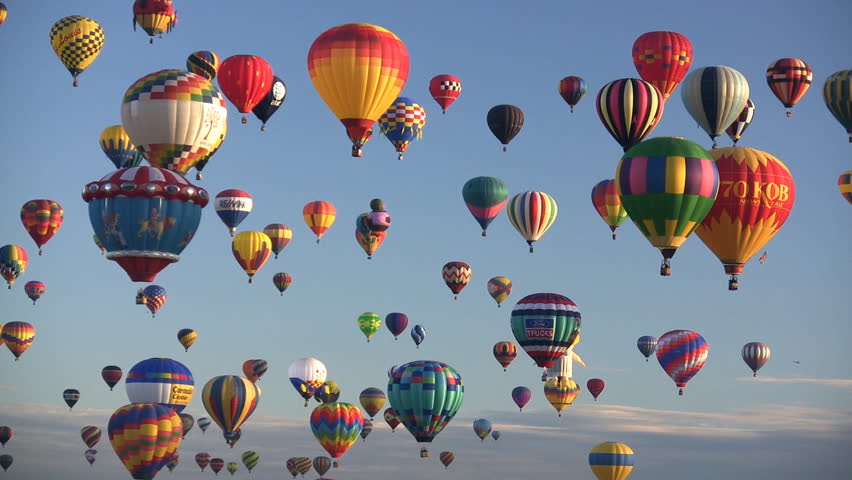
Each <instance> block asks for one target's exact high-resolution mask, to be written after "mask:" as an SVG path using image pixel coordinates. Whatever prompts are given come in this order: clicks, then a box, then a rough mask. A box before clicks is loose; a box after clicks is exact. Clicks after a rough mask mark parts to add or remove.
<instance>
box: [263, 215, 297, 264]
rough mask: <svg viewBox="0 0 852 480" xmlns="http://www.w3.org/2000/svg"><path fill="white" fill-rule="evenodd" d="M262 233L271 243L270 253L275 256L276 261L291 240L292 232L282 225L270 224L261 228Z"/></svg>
mask: <svg viewBox="0 0 852 480" xmlns="http://www.w3.org/2000/svg"><path fill="white" fill-rule="evenodd" d="M263 233H265V234H266V236H267V237H269V239H270V240H271V241H272V253H274V254H275V258H276V259H277V258H278V254H279V253H281V250H284V247H286V246H287V244H288V243H290V240H291V239H292V238H293V230H290V227H288V226H287V225H284V224H283V223H270V224H269V225H267V226H265V227H263Z"/></svg>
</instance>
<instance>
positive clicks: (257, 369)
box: [243, 359, 269, 383]
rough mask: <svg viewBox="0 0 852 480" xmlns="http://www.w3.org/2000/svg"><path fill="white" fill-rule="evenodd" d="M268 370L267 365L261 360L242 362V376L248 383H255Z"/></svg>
mask: <svg viewBox="0 0 852 480" xmlns="http://www.w3.org/2000/svg"><path fill="white" fill-rule="evenodd" d="M268 369H269V363H267V361H266V360H263V359H251V360H246V361H245V362H243V374H244V375H245V376H246V378H247V379H249V381H250V382H252V383H255V382H257V381H258V380H260V377H262V376H263V374H264V373H266V371H267V370H268Z"/></svg>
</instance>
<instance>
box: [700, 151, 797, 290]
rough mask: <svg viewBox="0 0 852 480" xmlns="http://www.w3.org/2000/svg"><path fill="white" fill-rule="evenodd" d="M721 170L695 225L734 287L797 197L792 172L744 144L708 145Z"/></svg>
mask: <svg viewBox="0 0 852 480" xmlns="http://www.w3.org/2000/svg"><path fill="white" fill-rule="evenodd" d="M710 155H711V156H712V157H713V158H714V159H715V160H716V167H717V168H718V170H719V194H718V195H717V196H716V202H715V203H714V204H713V208H711V209H710V212H708V213H707V216H706V217H704V220H703V221H702V222H701V225H699V226H698V228H697V229H696V230H695V234H696V235H698V238H700V239H701V241H702V242H704V245H707V248H709V249H710V250H711V251H712V252H713V254H714V255H716V257H718V258H719V260H721V261H722V264H723V265H724V266H725V273H727V274H728V275H731V279H730V282H729V284H728V288H729V289H730V290H736V289H737V288H738V283H737V275H740V274H742V273H743V267H744V266H745V263H746V262H748V260H749V259H750V258H751V257H752V256H753V255H754V254H755V253H757V252H758V251H760V250H762V249H763V247H764V245H766V243H767V242H768V241H769V240H771V239H772V237H774V236H775V234H776V233H778V230H779V229H780V228H781V226H783V225H784V222H785V221H786V220H787V217H788V216H789V215H790V210H792V208H793V203H794V201H795V199H796V187H795V184H794V182H793V176H792V175H791V174H790V171H789V170H788V169H787V167H786V166H785V165H784V164H783V163H782V162H781V160H779V159H778V158H777V157H775V156H774V155H772V154H770V153H767V152H763V151H760V150H757V149H754V148H748V147H727V148H716V149H713V150H710Z"/></svg>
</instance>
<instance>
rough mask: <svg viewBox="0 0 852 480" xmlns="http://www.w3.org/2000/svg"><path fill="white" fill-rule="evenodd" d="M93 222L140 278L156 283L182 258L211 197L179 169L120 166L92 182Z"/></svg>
mask: <svg viewBox="0 0 852 480" xmlns="http://www.w3.org/2000/svg"><path fill="white" fill-rule="evenodd" d="M83 200H84V201H86V202H87V203H88V204H89V221H90V222H91V223H92V228H93V229H94V230H95V234H97V235H98V237H99V238H100V239H101V241H102V242H103V244H104V246H105V247H106V249H107V259H109V260H113V261H115V262H116V263H118V264H119V266H121V268H122V269H124V271H125V272H127V274H128V276H129V277H130V279H131V280H132V281H134V282H153V281H154V278H156V276H157V274H158V273H159V272H160V271H161V270H162V269H164V268H166V267H167V266H168V265H169V264H170V263H174V262H177V261H178V260H179V259H180V253H181V252H182V251H183V249H184V248H186V246H187V245H188V244H189V242H190V241H191V240H192V237H193V236H194V235H195V231H196V229H197V228H198V224H199V222H200V221H201V209H202V208H204V206H205V205H207V202H208V200H209V196H208V195H207V191H206V190H204V189H203V188H198V187H196V186H195V185H192V184H191V183H189V182H188V181H186V179H184V178H183V177H182V176H180V175H177V174H175V173H174V172H171V171H168V170H164V169H160V168H153V167H130V168H124V169H121V170H117V171H115V172H112V173H110V174H109V175H107V176H105V177H103V178H102V179H100V180H98V181H95V182H91V183H89V184H87V185H86V187H85V189H84V191H83Z"/></svg>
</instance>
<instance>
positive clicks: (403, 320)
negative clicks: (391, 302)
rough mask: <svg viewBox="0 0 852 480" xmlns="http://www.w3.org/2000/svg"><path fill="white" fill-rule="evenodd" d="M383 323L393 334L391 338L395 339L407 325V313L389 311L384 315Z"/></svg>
mask: <svg viewBox="0 0 852 480" xmlns="http://www.w3.org/2000/svg"><path fill="white" fill-rule="evenodd" d="M385 325H387V326H388V330H390V332H391V333H392V334H393V339H394V340H396V337H397V336H399V334H400V333H402V332H404V331H405V329H406V327H408V315H406V314H404V313H397V312H393V313H389V314H387V316H386V317H385Z"/></svg>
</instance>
